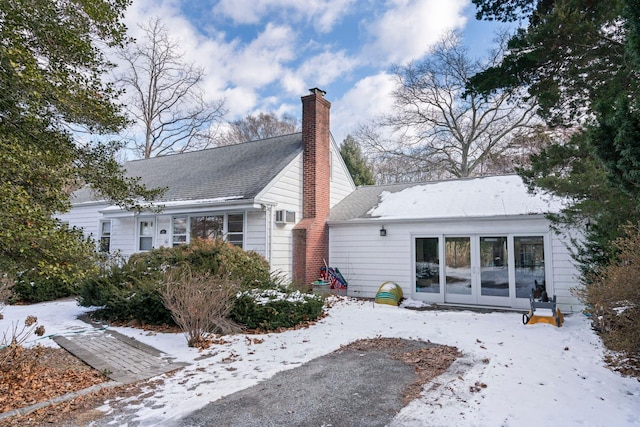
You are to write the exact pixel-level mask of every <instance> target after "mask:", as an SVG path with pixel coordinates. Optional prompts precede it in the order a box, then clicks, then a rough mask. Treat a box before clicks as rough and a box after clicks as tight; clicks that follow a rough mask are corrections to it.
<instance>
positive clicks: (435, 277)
mask: <svg viewBox="0 0 640 427" xmlns="http://www.w3.org/2000/svg"><path fill="white" fill-rule="evenodd" d="M439 253H440V251H439V248H438V238H437V237H428V238H418V239H416V292H427V293H434V294H437V293H440V260H439V258H438V256H439Z"/></svg>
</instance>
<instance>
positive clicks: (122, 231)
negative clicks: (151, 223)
mask: <svg viewBox="0 0 640 427" xmlns="http://www.w3.org/2000/svg"><path fill="white" fill-rule="evenodd" d="M136 227H137V219H136V218H134V217H133V216H129V217H125V218H113V219H112V220H111V252H120V254H121V255H123V256H125V257H129V256H130V255H132V254H134V253H136V252H137V246H138V245H137V244H136Z"/></svg>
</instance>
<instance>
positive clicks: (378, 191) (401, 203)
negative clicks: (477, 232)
mask: <svg viewBox="0 0 640 427" xmlns="http://www.w3.org/2000/svg"><path fill="white" fill-rule="evenodd" d="M562 207H563V203H562V200H560V199H558V198H554V197H552V196H550V195H543V194H531V193H529V192H528V190H527V187H526V186H525V185H524V183H523V182H522V179H521V178H520V177H519V176H518V175H501V176H488V177H481V178H468V179H458V180H451V181H438V182H429V183H419V184H416V183H413V184H394V185H386V186H374V187H360V188H358V189H356V191H354V192H353V193H352V194H350V195H349V196H347V197H346V198H345V199H344V200H343V201H341V202H340V203H339V204H338V205H336V206H335V207H334V208H333V209H332V211H331V216H330V218H329V219H330V220H331V221H348V220H355V219H365V218H379V219H436V218H458V217H504V216H515V215H531V214H545V213H554V212H559V211H560V210H561V209H562Z"/></svg>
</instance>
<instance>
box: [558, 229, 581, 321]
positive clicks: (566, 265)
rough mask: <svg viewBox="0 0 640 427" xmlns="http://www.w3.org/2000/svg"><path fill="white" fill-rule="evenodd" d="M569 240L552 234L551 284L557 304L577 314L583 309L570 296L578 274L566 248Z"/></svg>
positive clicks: (576, 282) (572, 296)
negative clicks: (552, 284)
mask: <svg viewBox="0 0 640 427" xmlns="http://www.w3.org/2000/svg"><path fill="white" fill-rule="evenodd" d="M568 245H569V239H567V238H565V237H563V236H560V235H557V234H555V233H553V235H552V239H551V251H552V253H553V283H554V291H555V294H556V296H557V298H558V304H561V307H563V309H566V310H568V311H573V312H577V311H580V310H582V309H584V305H583V304H581V303H580V301H578V300H577V299H576V297H575V296H574V295H573V294H572V291H571V290H572V289H573V288H575V287H577V286H578V285H579V278H580V272H579V271H578V270H577V268H576V265H575V261H574V260H573V258H572V257H571V252H570V250H569V248H568Z"/></svg>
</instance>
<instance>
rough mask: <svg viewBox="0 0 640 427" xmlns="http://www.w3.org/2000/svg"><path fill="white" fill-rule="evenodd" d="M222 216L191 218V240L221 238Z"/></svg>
mask: <svg viewBox="0 0 640 427" xmlns="http://www.w3.org/2000/svg"><path fill="white" fill-rule="evenodd" d="M223 224H224V216H223V215H214V216H193V217H191V239H195V238H196V237H199V238H201V239H216V238H221V237H222V232H223Z"/></svg>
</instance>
